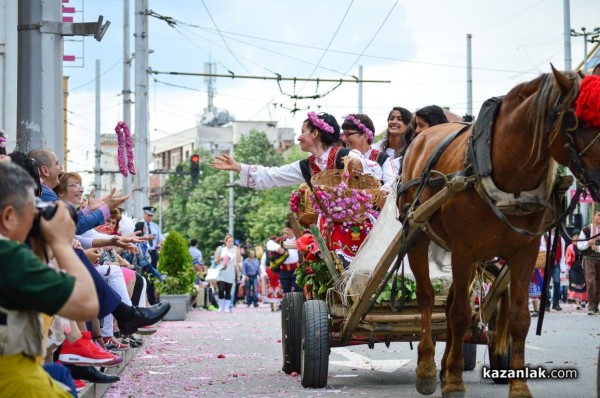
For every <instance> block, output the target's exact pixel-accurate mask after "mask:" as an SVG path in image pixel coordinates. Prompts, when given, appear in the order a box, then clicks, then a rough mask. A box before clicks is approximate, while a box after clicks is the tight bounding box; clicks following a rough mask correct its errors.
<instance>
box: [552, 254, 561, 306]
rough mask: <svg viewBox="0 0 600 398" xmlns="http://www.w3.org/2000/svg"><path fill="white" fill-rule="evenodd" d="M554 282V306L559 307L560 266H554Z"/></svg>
mask: <svg viewBox="0 0 600 398" xmlns="http://www.w3.org/2000/svg"><path fill="white" fill-rule="evenodd" d="M552 282H553V284H554V287H553V288H552V305H558V301H559V300H560V264H554V268H552Z"/></svg>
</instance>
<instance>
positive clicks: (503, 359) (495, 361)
mask: <svg viewBox="0 0 600 398" xmlns="http://www.w3.org/2000/svg"><path fill="white" fill-rule="evenodd" d="M495 349H496V347H494V346H493V345H490V346H489V348H488V355H489V358H490V369H491V370H507V369H510V353H511V351H512V341H510V342H509V343H508V352H507V353H506V354H504V355H497V354H494V351H495ZM492 380H494V383H496V384H507V383H508V379H499V378H492Z"/></svg>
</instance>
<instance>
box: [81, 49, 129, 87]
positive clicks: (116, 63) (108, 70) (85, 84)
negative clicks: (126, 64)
mask: <svg viewBox="0 0 600 398" xmlns="http://www.w3.org/2000/svg"><path fill="white" fill-rule="evenodd" d="M122 60H123V57H121V58H119V59H118V60H117V62H115V63H114V65H113V66H111V67H110V68H108V69H107V70H105V71H104V72H102V73H100V75H99V76H98V77H101V76H104V75H105V74H106V73H108V72H110V71H111V70H112V69H113V68H114V67H116V66H117V65H119V64H120V63H121V61H122ZM96 79H97V78H96V77H95V78H94V79H92V80H90V81H89V82H87V83H83V84H82V85H80V86H77V87H75V88H71V89H69V92H73V91H75V90H78V89H80V88H82V87H85V86H87V85H88V84H92V83H94V82H95V81H96Z"/></svg>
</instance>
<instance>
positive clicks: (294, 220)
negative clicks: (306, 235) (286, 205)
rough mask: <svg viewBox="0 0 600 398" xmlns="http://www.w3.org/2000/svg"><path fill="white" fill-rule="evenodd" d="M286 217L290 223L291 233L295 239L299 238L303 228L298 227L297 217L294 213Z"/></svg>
mask: <svg viewBox="0 0 600 398" xmlns="http://www.w3.org/2000/svg"><path fill="white" fill-rule="evenodd" d="M287 217H288V221H289V222H290V225H291V226H292V231H294V235H295V236H296V238H299V237H301V236H302V231H304V228H302V227H301V226H300V223H299V222H298V216H297V215H296V213H288V215H287Z"/></svg>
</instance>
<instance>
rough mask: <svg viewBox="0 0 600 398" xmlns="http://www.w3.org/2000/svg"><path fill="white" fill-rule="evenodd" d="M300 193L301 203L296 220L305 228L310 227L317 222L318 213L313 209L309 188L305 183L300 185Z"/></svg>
mask: <svg viewBox="0 0 600 398" xmlns="http://www.w3.org/2000/svg"><path fill="white" fill-rule="evenodd" d="M299 192H300V195H301V197H302V204H301V205H300V206H299V209H298V222H299V223H300V225H302V226H303V227H305V228H308V227H310V226H311V225H312V224H315V223H316V222H317V218H318V217H319V215H318V214H317V212H316V211H315V207H314V204H313V201H312V198H311V195H310V194H311V190H310V188H309V187H308V185H307V184H301V185H300V190H299Z"/></svg>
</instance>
